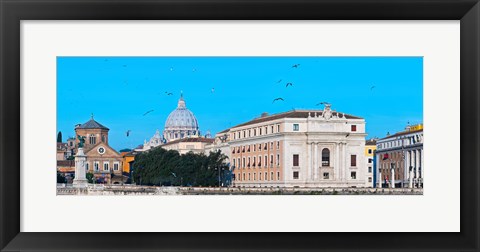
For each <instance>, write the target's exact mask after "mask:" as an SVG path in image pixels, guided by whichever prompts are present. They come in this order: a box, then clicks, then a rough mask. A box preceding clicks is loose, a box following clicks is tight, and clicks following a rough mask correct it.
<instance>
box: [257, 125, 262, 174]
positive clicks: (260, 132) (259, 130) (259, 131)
mask: <svg viewBox="0 0 480 252" xmlns="http://www.w3.org/2000/svg"><path fill="white" fill-rule="evenodd" d="M258 134H259V135H262V128H259V129H258ZM260 180H261V179H260Z"/></svg>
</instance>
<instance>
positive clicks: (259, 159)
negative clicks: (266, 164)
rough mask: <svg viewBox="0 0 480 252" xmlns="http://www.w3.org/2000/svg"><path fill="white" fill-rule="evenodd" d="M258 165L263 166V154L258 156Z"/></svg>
mask: <svg viewBox="0 0 480 252" xmlns="http://www.w3.org/2000/svg"><path fill="white" fill-rule="evenodd" d="M258 167H262V156H258Z"/></svg>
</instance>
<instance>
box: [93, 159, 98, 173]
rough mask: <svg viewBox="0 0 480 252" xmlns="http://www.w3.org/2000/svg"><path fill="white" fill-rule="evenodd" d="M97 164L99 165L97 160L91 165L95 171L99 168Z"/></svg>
mask: <svg viewBox="0 0 480 252" xmlns="http://www.w3.org/2000/svg"><path fill="white" fill-rule="evenodd" d="M98 166H99V164H98V161H95V163H93V167H94V169H95V171H98V170H99V168H98Z"/></svg>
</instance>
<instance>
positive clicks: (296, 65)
mask: <svg viewBox="0 0 480 252" xmlns="http://www.w3.org/2000/svg"><path fill="white" fill-rule="evenodd" d="M298 66H300V64H295V65H293V66H292V68H298Z"/></svg>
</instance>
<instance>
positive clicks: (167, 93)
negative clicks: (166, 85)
mask: <svg viewBox="0 0 480 252" xmlns="http://www.w3.org/2000/svg"><path fill="white" fill-rule="evenodd" d="M165 94H166V95H173V93H169V92H165Z"/></svg>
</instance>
